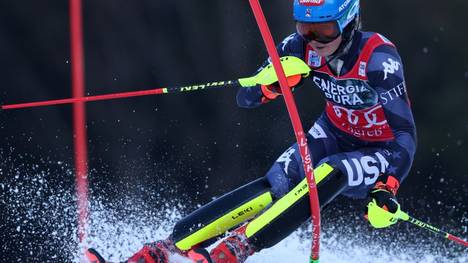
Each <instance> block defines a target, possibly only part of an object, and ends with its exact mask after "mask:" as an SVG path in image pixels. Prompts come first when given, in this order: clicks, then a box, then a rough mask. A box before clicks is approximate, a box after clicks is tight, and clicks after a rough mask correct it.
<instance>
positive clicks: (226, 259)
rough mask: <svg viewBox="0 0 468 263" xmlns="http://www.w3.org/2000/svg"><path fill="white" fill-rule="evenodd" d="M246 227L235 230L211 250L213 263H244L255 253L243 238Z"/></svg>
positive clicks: (245, 238)
mask: <svg viewBox="0 0 468 263" xmlns="http://www.w3.org/2000/svg"><path fill="white" fill-rule="evenodd" d="M246 226H247V225H245V226H242V227H240V228H238V229H236V230H235V231H234V232H233V234H232V235H231V236H229V237H227V238H226V239H224V240H223V241H221V243H219V244H218V245H217V246H216V247H215V248H213V250H211V252H210V257H211V259H212V260H213V263H244V262H245V261H246V260H247V258H248V257H249V256H251V255H252V254H253V253H254V252H255V250H254V248H253V246H252V245H250V244H249V240H248V238H247V237H246V236H245V228H246Z"/></svg>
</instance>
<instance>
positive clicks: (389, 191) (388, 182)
mask: <svg viewBox="0 0 468 263" xmlns="http://www.w3.org/2000/svg"><path fill="white" fill-rule="evenodd" d="M399 185H400V183H399V182H398V180H397V179H395V178H394V177H393V176H387V177H385V182H382V181H378V182H377V183H376V185H375V187H374V188H373V189H372V190H371V191H370V192H369V202H368V204H367V206H366V213H365V218H366V219H367V220H369V223H370V224H371V225H372V226H373V227H375V228H384V227H389V226H391V225H393V224H395V223H396V222H398V219H399V218H398V214H399V212H401V210H400V204H399V203H398V201H397V199H396V196H395V195H396V192H397V190H398V187H399Z"/></svg>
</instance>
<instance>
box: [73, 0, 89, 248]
mask: <svg viewBox="0 0 468 263" xmlns="http://www.w3.org/2000/svg"><path fill="white" fill-rule="evenodd" d="M69 3H70V33H71V35H70V43H71V68H72V91H73V98H75V99H78V100H77V101H75V102H74V103H73V141H74V149H75V176H76V195H77V206H78V237H79V241H80V244H83V243H84V240H85V239H86V225H87V221H88V178H87V176H88V149H87V138H86V137H87V136H86V109H85V103H84V102H83V101H81V100H79V99H81V98H83V97H84V95H85V77H84V48H83V19H82V4H81V0H70V2H69Z"/></svg>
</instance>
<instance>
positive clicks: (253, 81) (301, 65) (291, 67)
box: [1, 56, 310, 110]
mask: <svg viewBox="0 0 468 263" xmlns="http://www.w3.org/2000/svg"><path fill="white" fill-rule="evenodd" d="M281 64H282V65H283V67H284V68H285V72H286V76H288V77H289V76H294V75H302V76H308V75H309V73H310V68H309V66H307V64H306V63H305V62H304V61H302V60H301V59H299V58H297V57H292V56H286V57H282V58H281ZM277 81H278V79H277V77H276V74H275V71H274V67H273V66H272V65H271V64H270V65H268V66H266V67H264V68H263V69H262V70H260V71H259V72H258V73H257V74H256V75H255V76H253V77H248V78H240V79H237V80H227V81H215V82H208V83H204V84H198V85H190V86H175V87H167V88H158V89H150V90H140V91H130V92H122V93H112V94H105V95H96V96H87V97H76V98H68V99H58V100H47V101H39V102H28V103H20V104H10V105H3V106H1V109H2V110H12V109H23V108H32V107H42V106H52V105H62V104H71V103H75V102H91V101H101V100H112V99H121V98H130V97H139V96H148V95H158V94H168V93H183V92H192V91H199V90H206V89H214V88H237V87H252V86H255V85H258V84H262V85H270V84H273V83H275V82H277Z"/></svg>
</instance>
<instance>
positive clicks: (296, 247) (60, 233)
mask: <svg viewBox="0 0 468 263" xmlns="http://www.w3.org/2000/svg"><path fill="white" fill-rule="evenodd" d="M4 161H5V159H4ZM57 165H59V167H61V168H60V169H58V170H56V171H53V172H52V171H38V168H37V167H32V168H31V167H25V166H15V167H12V166H9V165H5V163H3V164H2V169H0V174H2V175H4V174H8V175H11V174H14V176H12V177H9V176H6V177H5V176H2V178H4V179H2V181H1V182H0V190H1V196H0V200H1V203H2V205H3V206H5V208H4V210H3V211H5V212H4V216H5V217H6V220H3V221H2V222H4V223H2V225H1V227H2V232H3V234H4V235H7V236H8V238H6V237H5V236H4V237H3V240H4V241H3V248H4V249H6V250H7V251H9V250H11V251H13V250H14V251H15V255H16V256H15V257H16V260H14V261H17V262H19V261H21V262H48V261H47V260H45V261H44V259H47V258H48V259H50V260H49V261H50V262H70V261H73V262H79V257H78V251H79V249H78V247H79V246H78V241H77V238H76V232H77V229H76V225H77V223H76V220H77V219H76V204H75V203H76V202H75V201H76V200H75V197H74V187H73V182H67V180H66V179H64V178H73V174H72V173H71V171H70V169H69V168H68V167H66V166H63V165H62V164H61V163H58V164H57ZM24 171H32V172H24ZM72 180H73V179H68V181H72ZM151 189H154V188H151ZM151 189H150V188H145V187H143V186H142V187H138V191H139V192H145V193H149V192H151V191H152V190H151ZM111 191H116V189H111ZM153 192H154V191H153ZM121 196H123V197H122V198H120V199H117V200H115V199H112V200H109V199H108V198H106V197H103V196H97V195H96V194H93V193H91V195H90V198H91V200H90V220H89V226H88V230H89V231H88V232H89V235H88V239H87V245H88V246H90V247H94V248H96V249H97V250H98V251H100V252H101V253H102V255H103V256H104V257H106V258H108V259H109V260H113V261H119V260H124V259H126V258H127V257H129V256H130V255H132V253H134V252H135V251H137V250H138V249H140V248H141V246H142V245H143V244H144V243H146V242H151V241H154V240H157V239H162V238H165V237H166V236H167V235H168V234H169V233H170V231H171V228H172V226H173V225H174V224H175V222H176V221H177V220H178V219H180V218H181V217H182V216H183V215H184V214H185V213H187V212H188V211H185V210H186V209H184V207H182V206H180V205H178V204H177V203H178V202H180V200H171V201H170V202H167V201H162V200H161V197H160V196H158V195H157V194H154V195H153V197H152V198H150V200H148V199H143V198H139V197H138V196H135V195H131V194H130V195H126V193H125V192H123V194H122V195H121ZM348 210H349V209H348ZM349 217H350V216H349V211H348V214H347V213H346V212H344V215H343V217H342V219H330V218H327V213H324V220H323V221H324V223H323V231H322V233H323V236H322V246H321V262H337V263H340V262H373V263H376V262H377V263H378V262H382V263H393V262H426V263H427V262H459V263H461V262H468V256H467V253H466V250H462V249H461V248H459V247H458V246H456V245H453V244H450V243H449V242H448V241H446V240H443V239H440V238H438V237H435V236H429V238H430V240H421V239H420V238H416V237H411V236H409V237H406V238H401V240H400V239H398V240H396V239H394V238H393V237H390V238H384V239H377V238H375V237H377V236H381V235H386V233H387V232H383V234H382V232H381V233H380V234H376V233H374V231H372V230H370V229H369V228H368V227H367V226H366V224H365V223H364V222H362V219H359V218H355V217H351V219H349ZM344 218H347V219H346V220H348V221H347V222H340V220H343V219H344ZM412 231H418V230H414V228H413V229H412ZM406 233H408V232H406ZM406 233H405V231H401V233H400V234H401V235H402V236H404V235H405V234H406ZM418 233H419V235H420V233H421V232H418ZM309 235H310V229H307V227H304V228H302V229H299V230H298V231H296V232H295V233H293V234H292V235H291V236H290V237H288V238H287V239H285V240H283V241H282V242H280V243H279V244H277V245H276V246H275V247H273V248H270V249H266V250H263V251H261V252H260V253H258V254H255V255H254V256H252V257H251V258H250V259H249V260H248V261H247V263H264V262H265V263H266V262H269V263H275V262H278V263H279V262H307V259H308V256H309V253H310V239H309V238H308V237H309ZM8 256H12V254H10V253H2V256H1V257H2V258H1V260H0V261H1V262H12V261H13V259H11V258H6V257H8ZM18 257H21V258H18ZM174 261H175V262H184V260H182V259H180V258H177V257H174Z"/></svg>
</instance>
